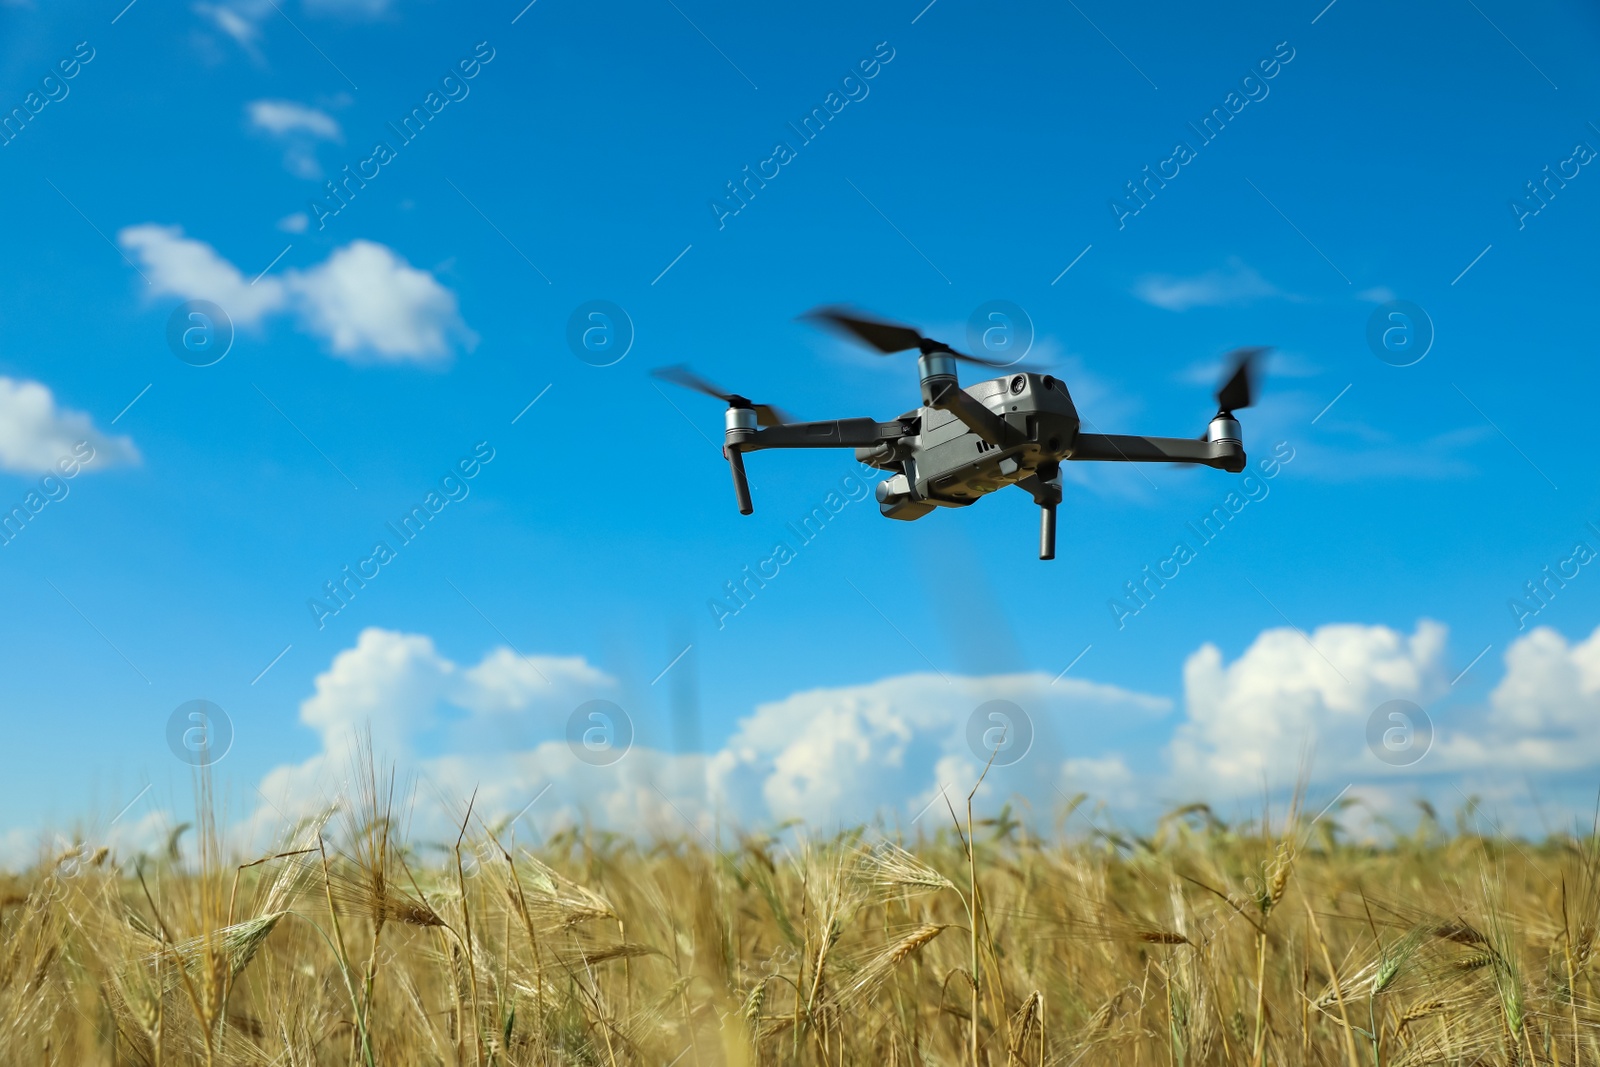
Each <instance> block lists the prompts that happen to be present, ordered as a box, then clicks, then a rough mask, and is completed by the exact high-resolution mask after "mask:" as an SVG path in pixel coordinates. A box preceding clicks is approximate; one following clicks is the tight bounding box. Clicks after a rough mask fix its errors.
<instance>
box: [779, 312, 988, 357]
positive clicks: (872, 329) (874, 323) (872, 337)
mask: <svg viewBox="0 0 1600 1067" xmlns="http://www.w3.org/2000/svg"><path fill="white" fill-rule="evenodd" d="M800 317H801V318H803V319H810V320H811V321H813V322H817V323H821V324H822V325H823V326H825V327H828V328H829V329H832V330H834V331H835V332H838V333H846V334H849V335H850V336H852V337H854V338H855V339H856V340H858V341H862V342H865V343H866V345H867V346H868V347H870V348H873V349H876V350H877V351H878V352H879V353H881V354H883V355H889V354H891V353H894V352H907V351H910V350H912V349H916V350H917V351H919V352H943V353H944V354H946V355H948V356H953V357H955V358H956V359H959V360H965V361H966V362H968V363H977V364H979V365H980V366H984V367H1009V366H1011V364H1010V363H1008V362H1004V361H1002V360H990V359H983V358H981V357H979V356H969V355H967V354H966V353H965V352H957V351H956V350H955V349H953V348H951V347H950V346H949V345H947V344H945V343H944V342H943V341H935V340H934V339H933V338H931V337H924V336H922V334H920V333H918V332H917V331H916V330H914V329H912V328H911V327H910V326H902V325H900V324H899V323H894V322H883V321H882V320H879V319H868V318H863V317H861V316H860V315H859V314H856V313H855V312H850V311H848V309H844V308H834V307H824V308H817V309H816V310H815V311H808V312H806V313H805V314H804V315H802V316H800Z"/></svg>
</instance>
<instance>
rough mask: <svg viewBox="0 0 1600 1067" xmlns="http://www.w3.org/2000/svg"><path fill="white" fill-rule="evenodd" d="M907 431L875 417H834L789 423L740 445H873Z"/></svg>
mask: <svg viewBox="0 0 1600 1067" xmlns="http://www.w3.org/2000/svg"><path fill="white" fill-rule="evenodd" d="M904 433H905V429H904V427H902V426H901V424H900V423H898V422H875V421H874V420H872V419H834V420H832V421H829V422H786V423H780V424H779V425H777V426H768V427H766V428H765V429H760V430H756V431H754V432H753V433H751V434H749V435H748V436H747V437H746V438H745V440H744V441H743V442H741V443H740V445H739V450H740V451H742V452H754V451H756V450H757V449H762V448H870V447H871V446H873V445H876V444H879V443H881V442H883V441H893V440H895V439H897V438H899V437H901V436H902V435H903V434H904Z"/></svg>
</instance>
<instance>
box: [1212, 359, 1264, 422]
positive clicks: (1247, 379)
mask: <svg viewBox="0 0 1600 1067" xmlns="http://www.w3.org/2000/svg"><path fill="white" fill-rule="evenodd" d="M1265 351H1267V350H1266V349H1265V348H1239V349H1235V350H1234V351H1233V352H1232V353H1231V354H1230V357H1229V358H1230V359H1231V360H1232V362H1233V373H1232V374H1230V375H1229V376H1228V380H1227V381H1225V382H1223V383H1222V387H1221V388H1220V389H1218V390H1217V409H1218V410H1219V411H1241V410H1243V409H1244V408H1247V407H1249V406H1250V405H1251V404H1252V403H1253V402H1254V401H1255V365H1256V362H1257V360H1258V359H1259V358H1260V356H1261V353H1263V352H1265Z"/></svg>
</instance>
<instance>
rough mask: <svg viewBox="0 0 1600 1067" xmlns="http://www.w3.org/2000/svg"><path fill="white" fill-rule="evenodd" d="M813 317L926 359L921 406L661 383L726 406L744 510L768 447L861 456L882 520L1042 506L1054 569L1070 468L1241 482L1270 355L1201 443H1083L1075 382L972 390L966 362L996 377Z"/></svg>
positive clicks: (892, 336) (889, 329)
mask: <svg viewBox="0 0 1600 1067" xmlns="http://www.w3.org/2000/svg"><path fill="white" fill-rule="evenodd" d="M813 317H814V318H817V319H820V320H822V321H823V322H825V323H828V324H830V325H832V326H834V327H837V328H839V329H841V330H844V331H847V332H849V333H850V334H852V335H854V336H855V337H856V338H858V339H860V340H863V341H865V342H866V343H867V344H869V345H871V346H872V347H873V348H876V349H877V350H878V351H880V352H883V353H889V352H898V351H905V350H907V349H913V348H915V349H919V350H920V352H921V355H920V356H919V357H918V359H917V369H918V371H919V373H920V377H921V386H922V405H921V406H920V407H919V408H917V409H916V410H914V411H909V412H907V413H906V414H904V415H901V416H900V417H899V418H897V419H894V420H893V421H890V422H877V421H875V420H873V419H866V418H856V419H837V420H834V421H829V422H791V421H788V420H787V419H786V418H785V417H784V416H783V414H782V413H781V412H779V411H778V410H777V409H775V408H772V407H769V406H767V405H760V404H753V403H751V402H750V401H749V400H747V399H746V398H744V397H742V396H739V395H738V394H732V393H724V392H722V391H721V390H719V389H717V388H716V387H715V386H713V385H711V384H710V383H709V382H706V381H705V380H703V379H701V378H698V377H697V376H695V375H694V374H692V373H690V372H689V371H687V370H685V369H682V368H666V369H664V370H662V371H659V372H657V373H658V376H660V377H662V378H665V379H667V380H669V381H673V382H676V383H677V384H679V385H684V386H687V387H689V388H692V389H696V390H698V391H700V392H704V393H709V394H710V395H712V396H716V397H718V398H719V399H722V400H725V401H726V402H727V403H728V412H727V421H726V433H725V443H724V445H723V454H724V455H725V456H726V457H727V460H728V464H729V467H730V468H731V469H732V472H733V482H734V491H735V494H736V495H737V498H738V502H739V511H740V512H741V513H743V514H746V515H748V514H750V513H751V512H752V511H753V510H754V507H753V506H752V504H751V501H750V487H749V483H748V481H747V479H746V477H745V470H744V454H745V453H746V452H756V451H760V450H762V449H768V448H854V449H855V454H856V458H857V459H859V460H860V461H861V462H863V463H867V464H869V465H871V466H873V467H877V468H878V469H880V470H885V471H889V472H891V476H890V477H888V478H886V479H884V480H883V481H882V482H880V483H879V484H878V488H877V497H878V507H879V510H880V511H882V512H883V514H884V515H886V516H887V517H889V518H891V519H906V520H910V519H918V518H921V517H922V516H923V515H926V514H928V513H929V512H930V511H932V510H933V509H934V508H936V507H949V508H961V507H967V506H969V505H970V504H972V503H973V502H974V501H976V500H977V499H978V498H979V497H982V496H986V495H987V494H989V493H992V492H994V491H996V490H998V489H1003V488H1005V487H1006V486H1009V485H1015V486H1018V487H1020V488H1021V489H1023V490H1025V491H1026V492H1027V493H1028V494H1029V495H1030V496H1032V497H1033V499H1034V502H1035V503H1037V504H1038V505H1039V506H1040V509H1041V510H1040V527H1039V558H1040V559H1053V558H1055V512H1056V505H1058V504H1059V503H1060V502H1061V464H1062V463H1064V462H1070V461H1078V460H1109V461H1124V462H1155V463H1190V464H1201V465H1205V466H1210V467H1216V468H1218V469H1220V470H1226V471H1231V472H1235V473H1237V472H1238V471H1242V470H1243V469H1244V466H1245V453H1244V445H1243V444H1242V442H1241V439H1240V433H1239V423H1238V422H1237V421H1236V420H1235V419H1234V417H1233V410H1234V409H1236V408H1244V407H1248V406H1249V404H1250V402H1251V399H1252V397H1251V392H1252V389H1251V365H1252V362H1253V360H1254V357H1255V356H1256V355H1258V354H1259V353H1260V352H1261V351H1263V350H1262V349H1241V350H1240V351H1239V352H1238V353H1236V354H1235V355H1236V366H1235V369H1234V371H1233V373H1232V375H1231V377H1230V378H1229V379H1228V380H1227V382H1226V383H1225V384H1224V385H1223V387H1222V388H1221V389H1220V390H1219V391H1218V393H1217V401H1218V404H1219V410H1218V412H1217V415H1216V416H1215V417H1214V418H1213V419H1212V420H1211V424H1210V426H1209V427H1208V428H1207V431H1206V433H1205V435H1204V436H1203V437H1201V438H1200V439H1198V440H1195V439H1191V438H1175V437H1138V436H1129V435H1122V434H1101V433H1085V432H1083V431H1082V429H1081V428H1080V420H1079V418H1078V410H1077V408H1076V406H1075V405H1074V404H1073V402H1072V396H1071V394H1070V393H1069V392H1068V391H1067V386H1066V383H1065V382H1063V381H1061V379H1059V378H1055V377H1053V376H1051V375H1048V374H1037V373H1033V372H1031V371H1028V372H1018V373H1014V374H1006V375H1003V376H1001V377H998V378H991V379H988V380H986V381H982V382H978V383H976V384H974V385H969V386H967V387H966V388H964V389H963V388H962V387H961V385H960V383H959V382H958V380H957V378H956V363H957V361H958V360H961V361H965V362H971V363H980V364H986V365H988V366H998V364H993V363H988V362H987V361H985V360H980V359H977V358H975V357H972V356H966V355H963V354H961V353H959V352H955V351H954V350H952V349H951V348H950V347H949V346H948V345H945V344H943V343H942V342H939V341H932V340H929V339H928V338H925V337H922V336H921V335H920V334H918V333H917V332H916V331H915V330H912V329H911V328H909V327H904V326H895V325H891V324H887V323H881V322H876V321H873V320H870V319H864V318H861V317H859V316H856V315H855V314H854V313H850V314H845V313H844V312H841V311H838V310H831V309H826V310H822V311H819V312H815V313H813Z"/></svg>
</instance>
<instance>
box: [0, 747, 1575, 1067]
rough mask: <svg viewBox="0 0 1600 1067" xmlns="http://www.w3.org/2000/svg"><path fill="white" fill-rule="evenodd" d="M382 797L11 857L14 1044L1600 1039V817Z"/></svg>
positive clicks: (1320, 1047)
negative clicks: (1496, 831)
mask: <svg viewBox="0 0 1600 1067" xmlns="http://www.w3.org/2000/svg"><path fill="white" fill-rule="evenodd" d="M355 792H356V796H355V797H354V799H353V800H352V802H350V803H349V804H347V805H344V806H342V807H340V808H339V809H338V810H330V811H328V812H326V813H324V814H323V815H321V816H319V817H317V818H314V819H310V820H308V821H307V822H305V823H304V824H302V825H300V826H298V827H295V828H293V830H292V831H291V832H290V833H289V834H288V836H287V839H286V841H285V847H283V848H281V849H280V850H278V851H276V852H274V853H272V854H270V855H267V856H259V857H235V856H228V855H225V852H224V849H223V846H222V845H221V843H220V840H221V834H219V832H218V827H217V826H216V825H214V823H213V822H212V821H211V820H210V819H209V818H208V817H207V816H205V815H204V814H203V813H204V812H206V811H208V810H210V805H209V799H210V798H209V796H207V795H204V790H203V791H202V796H201V798H200V799H201V804H200V805H199V810H200V811H201V812H202V815H201V816H200V825H198V826H197V827H195V828H194V832H193V834H192V836H190V837H189V839H188V840H189V842H190V848H189V850H188V851H185V850H183V849H181V848H180V847H179V845H178V837H177V835H175V836H174V839H173V845H172V847H171V849H170V851H169V852H167V853H166V854H160V855H157V854H150V855H142V856H133V857H121V856H117V855H113V854H112V853H110V852H109V851H108V850H106V849H104V848H96V849H93V850H90V849H88V848H75V849H73V850H70V851H67V852H65V853H64V854H58V855H56V856H53V857H49V856H47V857H45V858H43V859H42V860H41V862H40V863H39V864H38V865H37V867H36V868H35V869H33V870H32V871H30V872H27V873H25V874H23V875H20V876H16V877H12V878H10V879H9V880H7V882H6V883H5V884H4V888H3V891H0V892H3V899H0V903H3V911H0V929H3V949H0V954H3V960H0V1061H3V1062H4V1063H6V1064H29V1065H34V1064H72V1065H80V1064H81V1065H90V1064H108V1065H110V1064H116V1065H123V1064H150V1065H160V1064H167V1065H177V1064H229V1065H234V1064H239V1065H244V1064H251V1065H268V1064H272V1065H285V1067H289V1065H307V1067H309V1065H313V1064H341V1065H343V1064H361V1065H376V1064H394V1065H406V1067H410V1065H421V1064H441V1065H469V1064H470V1065H475V1067H482V1065H489V1064H495V1065H499V1064H507V1065H509V1064H527V1065H555V1064H595V1065H604V1067H614V1065H622V1064H643V1065H650V1067H668V1065H678V1067H709V1065H722V1064H729V1065H742V1064H807V1065H810V1064H815V1065H819V1067H821V1065H847V1064H848V1065H872V1067H899V1065H912V1064H949V1065H960V1064H983V1065H992V1067H998V1065H1002V1064H1004V1065H1013V1064H1015V1065H1023V1064H1026V1065H1030V1067H1035V1065H1044V1064H1059V1065H1077V1064H1083V1065H1090V1064H1118V1065H1128V1067H1138V1065H1148V1067H1161V1065H1167V1067H1190V1065H1201V1064H1250V1065H1255V1064H1330V1065H1341V1067H1358V1065H1372V1067H1379V1065H1383V1064H1395V1065H1400V1064H1420V1063H1448V1064H1480V1063H1481V1064H1551V1065H1555V1064H1577V1063H1600V1002H1597V1000H1596V993H1597V989H1596V983H1597V975H1596V969H1597V968H1596V959H1595V931H1596V918H1597V915H1596V912H1597V908H1600V889H1597V885H1600V879H1597V874H1600V851H1597V840H1596V839H1595V837H1594V836H1593V835H1590V836H1589V837H1586V838H1572V837H1569V838H1551V839H1548V840H1544V841H1540V842H1530V841H1519V840H1515V839H1512V838H1509V837H1504V836H1497V835H1496V836H1485V835H1480V834H1477V833H1474V832H1472V830H1471V828H1470V821H1463V823H1462V825H1461V826H1460V827H1459V828H1458V829H1454V830H1451V831H1449V832H1447V831H1446V830H1445V828H1443V827H1442V826H1441V825H1440V823H1439V821H1438V820H1437V819H1436V818H1435V817H1434V816H1433V813H1432V811H1431V810H1429V809H1427V808H1426V807H1425V806H1424V809H1423V812H1422V817H1421V821H1420V823H1419V825H1418V826H1417V828H1416V829H1415V831H1414V832H1413V831H1407V832H1406V833H1405V834H1404V835H1395V836H1393V837H1392V838H1391V839H1390V840H1389V841H1388V842H1387V843H1385V844H1384V845H1383V846H1381V847H1378V846H1374V845H1370V844H1359V843H1351V842H1350V841H1348V840H1347V839H1346V835H1345V834H1344V833H1342V832H1341V830H1340V825H1339V819H1340V816H1341V815H1342V814H1343V809H1342V808H1335V809H1334V810H1331V811H1328V812H1326V813H1323V814H1321V815H1320V816H1316V817H1312V816H1308V815H1307V814H1306V813H1305V812H1304V811H1302V810H1300V808H1299V807H1298V805H1291V806H1290V807H1289V808H1288V810H1285V811H1283V812H1281V813H1280V814H1279V815H1278V816H1277V817H1273V815H1272V814H1271V813H1267V814H1264V815H1263V816H1261V817H1259V818H1257V819H1255V820H1254V821H1252V822H1251V823H1249V824H1243V825H1239V824H1236V825H1225V824H1224V823H1223V822H1221V821H1220V820H1219V819H1217V818H1216V816H1215V815H1213V813H1212V812H1211V810H1210V809H1208V808H1207V807H1205V806H1204V805H1193V806H1190V807H1186V808H1182V809H1179V810H1177V811H1174V812H1171V813H1170V814H1168V815H1167V816H1166V817H1165V818H1164V819H1162V820H1161V821H1160V823H1159V825H1157V826H1156V827H1155V829H1154V831H1153V832H1152V833H1151V834H1150V835H1149V836H1147V837H1146V836H1135V835H1133V834H1123V833H1119V832H1117V831H1115V830H1112V829H1109V828H1108V824H1107V823H1106V821H1105V819H1104V818H1103V817H1102V816H1101V815H1099V814H1095V813H1091V812H1089V811H1088V810H1087V809H1086V808H1082V807H1080V805H1081V804H1082V801H1083V798H1081V797H1079V798H1076V799H1075V800H1074V801H1073V802H1072V803H1071V804H1069V805H1066V806H1064V807H1063V809H1062V810H1060V811H1058V812H1055V813H1053V818H1054V820H1055V821H1054V825H1053V827H1052V829H1051V832H1049V833H1047V834H1046V833H1041V832H1040V830H1039V829H1037V828H1034V827H1031V826H1029V825H1027V824H1025V823H1024V822H1022V821H1019V820H1018V819H1016V818H1014V817H1013V815H1012V813H1011V810H1010V809H1009V808H1006V809H1003V810H1002V811H1001V812H1000V813H999V814H998V815H997V816H994V817H991V818H974V817H973V815H972V813H971V812H970V810H968V809H966V808H965V807H964V805H963V802H962V800H961V798H955V801H954V803H953V804H951V805H948V810H946V811H941V812H936V813H931V814H930V815H929V816H928V818H927V819H926V820H924V821H923V822H921V823H919V826H920V828H921V833H920V834H919V835H916V836H912V835H907V834H904V833H900V832H896V831H894V830H892V829H891V828H887V827H884V826H881V825H880V826H871V827H861V828H859V829H856V830H853V831H850V832H847V833H842V834H838V835H836V836H833V837H831V838H827V839H820V838H818V837H815V836H811V837H808V836H806V835H805V834H804V833H802V832H801V828H800V827H784V828H781V829H780V830H777V831H775V832H774V834H761V833H744V834H734V833H731V832H728V831H726V830H725V831H723V832H722V833H721V834H720V835H719V836H718V837H716V838H712V837H709V836H707V837H702V836H700V835H698V834H694V833H690V834H688V835H687V836H685V837H684V838H682V839H679V840H655V841H651V842H640V841H639V840H637V839H635V838H632V837H626V836H617V835H609V834H604V833H601V832H599V831H585V830H569V831H566V832H563V833H561V834H558V835H556V836H554V837H552V838H550V839H548V840H545V841H543V842H542V843H541V844H540V845H539V846H538V847H537V848H528V847H526V846H525V845H523V844H519V843H518V842H517V841H516V840H515V834H514V832H513V831H511V829H510V828H509V827H507V826H503V825H502V826H495V825H487V824H485V823H484V822H482V821H481V820H480V819H479V818H478V817H477V816H476V815H474V814H472V812H471V809H470V806H467V805H464V807H465V808H466V810H464V811H463V813H462V814H461V816H460V818H459V820H458V822H459V825H460V839H459V840H458V841H446V842H441V843H435V845H434V846H433V847H429V846H428V845H427V844H426V843H417V842H412V841H409V840H407V839H406V838H405V836H404V834H403V833H402V832H401V823H402V819H401V818H400V817H399V816H398V815H397V808H398V807H399V798H397V796H396V791H395V787H394V785H393V780H392V778H389V779H385V778H384V777H383V775H382V773H381V772H377V773H375V772H372V771H371V769H370V766H369V768H368V771H367V773H365V775H364V776H362V779H361V782H360V788H359V789H357V790H356V791H355ZM1073 809H1077V810H1076V811H1074V810H1073ZM934 814H937V815H938V819H935V818H934ZM1074 827H1075V828H1076V832H1073V828H1074ZM713 842H715V844H713Z"/></svg>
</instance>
